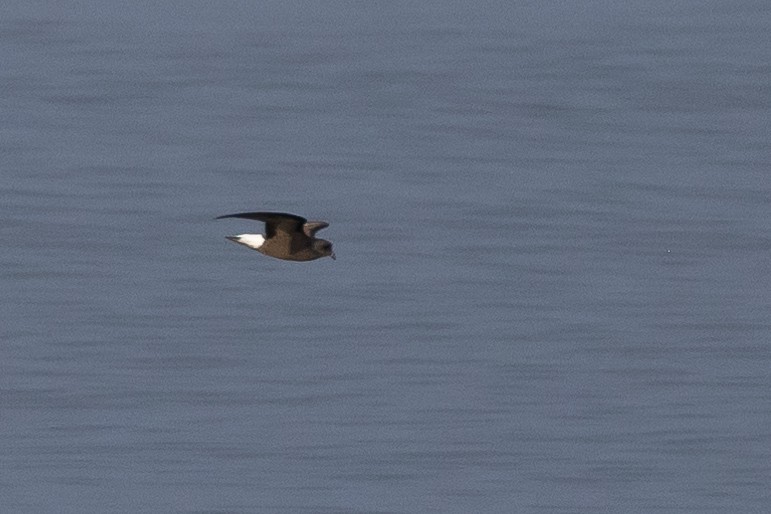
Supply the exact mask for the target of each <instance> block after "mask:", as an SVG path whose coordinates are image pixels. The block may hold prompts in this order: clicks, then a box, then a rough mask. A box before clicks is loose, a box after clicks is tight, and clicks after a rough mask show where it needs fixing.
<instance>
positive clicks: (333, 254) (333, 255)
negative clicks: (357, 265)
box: [329, 252, 337, 261]
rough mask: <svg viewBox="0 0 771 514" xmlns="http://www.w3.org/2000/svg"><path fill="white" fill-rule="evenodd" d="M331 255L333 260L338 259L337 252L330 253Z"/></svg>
mask: <svg viewBox="0 0 771 514" xmlns="http://www.w3.org/2000/svg"><path fill="white" fill-rule="evenodd" d="M329 256H330V257H332V260H333V261H336V260H337V257H335V252H332V253H330V254H329Z"/></svg>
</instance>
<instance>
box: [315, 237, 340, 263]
mask: <svg viewBox="0 0 771 514" xmlns="http://www.w3.org/2000/svg"><path fill="white" fill-rule="evenodd" d="M313 249H314V250H316V251H317V252H318V253H319V254H321V256H322V257H332V259H335V252H334V251H333V250H332V243H330V242H329V241H327V240H326V239H316V240H315V241H314V242H313Z"/></svg>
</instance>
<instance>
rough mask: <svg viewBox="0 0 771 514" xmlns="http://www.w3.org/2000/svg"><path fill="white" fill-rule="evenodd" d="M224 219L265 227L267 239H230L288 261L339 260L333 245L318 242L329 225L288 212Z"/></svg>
mask: <svg viewBox="0 0 771 514" xmlns="http://www.w3.org/2000/svg"><path fill="white" fill-rule="evenodd" d="M222 218H245V219H250V220H257V221H262V222H264V223H265V235H264V236H263V235H262V234H240V235H237V236H226V238H227V239H229V240H231V241H233V242H234V243H238V244H242V245H244V246H247V247H249V248H252V249H253V250H257V251H258V252H260V253H262V254H264V255H269V256H270V257H275V258H276V259H283V260H286V261H312V260H314V259H320V258H321V257H332V258H333V259H334V258H335V252H333V251H332V243H330V242H329V241H327V240H326V239H318V238H316V232H318V231H319V230H321V229H322V228H326V227H328V226H329V223H327V222H326V221H308V220H306V219H305V218H303V217H302V216H297V215H295V214H287V213H285V212H241V213H238V214H226V215H225V216H219V217H218V218H217V219H222Z"/></svg>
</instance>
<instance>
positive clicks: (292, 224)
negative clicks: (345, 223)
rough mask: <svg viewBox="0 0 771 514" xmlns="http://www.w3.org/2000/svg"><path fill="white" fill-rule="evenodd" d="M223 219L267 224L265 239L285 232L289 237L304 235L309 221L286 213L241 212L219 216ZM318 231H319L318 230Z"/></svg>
mask: <svg viewBox="0 0 771 514" xmlns="http://www.w3.org/2000/svg"><path fill="white" fill-rule="evenodd" d="M222 218H244V219H248V220H257V221H262V222H263V223H265V237H266V238H268V239H270V238H271V237H273V236H275V235H276V232H285V233H286V234H287V235H291V234H294V233H302V230H303V225H304V224H305V223H306V222H307V221H308V220H306V219H305V218H303V217H302V216H297V215H295V214H288V213H285V212H239V213H237V214H226V215H224V216H218V217H217V219H222ZM317 230H318V229H317Z"/></svg>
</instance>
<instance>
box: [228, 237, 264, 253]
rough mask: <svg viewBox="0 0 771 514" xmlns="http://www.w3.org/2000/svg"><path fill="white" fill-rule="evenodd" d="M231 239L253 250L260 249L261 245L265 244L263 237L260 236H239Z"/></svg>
mask: <svg viewBox="0 0 771 514" xmlns="http://www.w3.org/2000/svg"><path fill="white" fill-rule="evenodd" d="M233 237H234V238H235V240H236V242H238V243H241V244H242V245H245V246H248V247H249V248H254V249H255V250H257V249H258V248H259V247H261V246H262V243H264V242H265V237H264V236H263V235H262V234H239V235H237V236H233Z"/></svg>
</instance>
